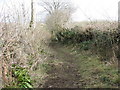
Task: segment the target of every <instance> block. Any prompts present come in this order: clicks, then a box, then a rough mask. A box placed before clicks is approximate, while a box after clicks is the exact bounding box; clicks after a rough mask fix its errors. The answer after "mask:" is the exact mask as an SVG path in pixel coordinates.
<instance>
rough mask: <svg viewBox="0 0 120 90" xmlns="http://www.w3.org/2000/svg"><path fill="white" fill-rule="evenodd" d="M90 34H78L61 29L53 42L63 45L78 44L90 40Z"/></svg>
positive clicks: (87, 32) (86, 32) (88, 32)
mask: <svg viewBox="0 0 120 90" xmlns="http://www.w3.org/2000/svg"><path fill="white" fill-rule="evenodd" d="M92 37H93V35H92V33H91V32H90V31H85V32H78V31H75V30H69V29H63V30H62V31H59V32H57V33H56V35H55V38H54V40H56V41H58V42H62V43H64V44H71V43H74V44H78V43H81V42H83V41H88V40H92Z"/></svg>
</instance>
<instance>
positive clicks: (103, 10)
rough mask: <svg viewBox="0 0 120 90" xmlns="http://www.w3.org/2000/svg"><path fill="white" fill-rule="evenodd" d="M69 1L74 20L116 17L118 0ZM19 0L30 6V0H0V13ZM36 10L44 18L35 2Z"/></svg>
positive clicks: (17, 3)
mask: <svg viewBox="0 0 120 90" xmlns="http://www.w3.org/2000/svg"><path fill="white" fill-rule="evenodd" d="M37 1H39V0H37ZM49 1H50V0H49ZM71 1H72V3H73V5H74V6H75V7H76V11H75V13H74V14H73V15H72V19H73V20H74V21H86V20H89V19H91V20H117V18H118V15H117V13H118V1H119V0H71ZM20 2H24V4H25V6H26V8H28V9H29V8H30V0H0V13H2V12H3V9H6V8H7V7H9V8H10V7H12V6H13V5H14V4H15V5H17V6H19V3H20ZM17 6H16V7H17ZM9 8H8V9H9ZM36 12H37V13H39V15H40V16H39V18H38V19H40V20H42V19H43V18H45V17H44V16H45V15H44V13H43V9H42V8H41V7H40V6H38V5H37V4H36ZM6 13H7V9H6Z"/></svg>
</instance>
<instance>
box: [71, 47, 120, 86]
mask: <svg viewBox="0 0 120 90" xmlns="http://www.w3.org/2000/svg"><path fill="white" fill-rule="evenodd" d="M70 48H71V47H70ZM70 52H71V53H72V54H74V55H77V57H78V59H77V61H76V62H77V65H78V69H79V72H80V74H81V75H82V78H83V81H85V82H86V85H85V87H87V88H116V87H117V85H118V83H119V82H120V79H119V78H118V68H117V66H114V65H106V64H105V63H103V62H102V61H100V60H99V58H98V57H97V55H95V54H94V53H92V52H91V51H90V50H87V51H86V50H83V49H78V47H75V48H73V49H72V50H71V51H70Z"/></svg>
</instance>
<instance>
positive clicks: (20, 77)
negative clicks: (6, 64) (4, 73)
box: [9, 64, 32, 88]
mask: <svg viewBox="0 0 120 90" xmlns="http://www.w3.org/2000/svg"><path fill="white" fill-rule="evenodd" d="M12 68H13V69H12V77H13V78H14V79H15V81H14V82H13V86H12V87H14V88H16V87H17V88H32V80H31V79H30V76H29V75H28V71H27V69H25V68H23V67H20V66H16V65H15V64H13V65H12ZM9 87H11V86H9Z"/></svg>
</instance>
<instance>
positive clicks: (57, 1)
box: [41, 0, 74, 33]
mask: <svg viewBox="0 0 120 90" xmlns="http://www.w3.org/2000/svg"><path fill="white" fill-rule="evenodd" d="M41 6H42V7H43V8H44V9H45V11H46V12H47V17H46V25H47V27H48V28H49V30H51V31H52V33H55V32H56V31H58V30H60V28H63V27H65V25H66V23H68V22H69V20H70V18H71V14H72V13H73V11H74V7H72V5H71V3H70V2H67V1H63V0H49V1H45V0H42V4H41Z"/></svg>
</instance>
